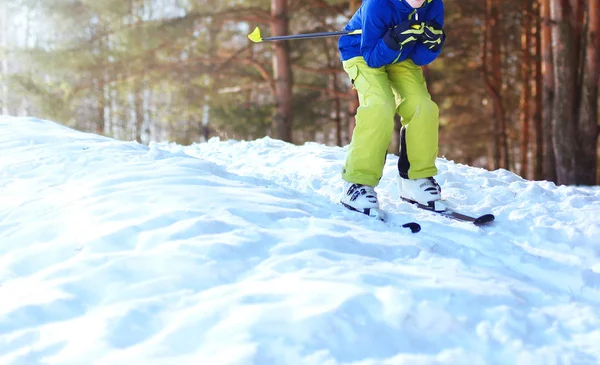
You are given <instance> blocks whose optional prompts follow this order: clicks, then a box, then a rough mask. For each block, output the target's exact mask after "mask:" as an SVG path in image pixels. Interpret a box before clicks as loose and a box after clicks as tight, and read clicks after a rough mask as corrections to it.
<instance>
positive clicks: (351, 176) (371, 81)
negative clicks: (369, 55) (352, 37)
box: [342, 57, 396, 186]
mask: <svg viewBox="0 0 600 365" xmlns="http://www.w3.org/2000/svg"><path fill="white" fill-rule="evenodd" d="M343 66H344V70H345V71H346V72H347V73H348V75H349V76H350V79H351V80H352V83H353V85H354V88H355V89H356V91H357V92H358V100H359V107H358V110H357V112H356V127H355V128H354V132H353V133H352V141H351V142H350V147H349V149H348V156H347V157H346V163H345V165H344V170H343V172H342V178H343V179H344V180H345V181H347V182H352V183H356V184H362V185H369V186H376V185H377V184H379V180H380V179H381V176H382V174H383V166H384V164H385V157H386V154H387V149H388V147H389V145H390V142H391V140H392V133H393V131H394V114H395V113H396V103H395V99H394V94H393V92H392V89H391V87H390V81H389V79H388V75H387V73H386V71H385V68H383V67H381V68H371V67H369V66H367V63H366V62H365V60H364V59H363V58H362V57H355V58H352V59H350V60H348V61H344V62H343Z"/></svg>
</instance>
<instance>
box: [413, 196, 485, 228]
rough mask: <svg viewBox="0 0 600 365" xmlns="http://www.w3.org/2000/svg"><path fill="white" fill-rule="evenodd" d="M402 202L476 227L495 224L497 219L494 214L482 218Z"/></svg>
mask: <svg viewBox="0 0 600 365" xmlns="http://www.w3.org/2000/svg"><path fill="white" fill-rule="evenodd" d="M402 200H404V201H405V202H408V203H411V204H413V205H414V206H416V207H417V208H419V209H422V210H426V211H428V212H431V213H437V214H439V215H442V216H444V217H446V218H450V219H454V220H456V221H459V222H468V223H473V224H474V225H476V226H483V225H486V224H488V223H491V222H493V221H494V220H495V219H496V217H495V216H494V215H493V214H483V215H480V216H472V215H467V214H463V213H459V212H457V211H455V210H453V209H451V208H446V209H445V210H434V209H433V208H432V207H431V206H427V205H423V204H419V203H418V202H416V201H414V200H409V199H405V198H402Z"/></svg>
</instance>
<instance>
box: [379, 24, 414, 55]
mask: <svg viewBox="0 0 600 365" xmlns="http://www.w3.org/2000/svg"><path fill="white" fill-rule="evenodd" d="M422 35H423V26H422V24H421V23H418V22H415V21H412V20H406V21H404V22H402V23H400V24H398V25H396V26H395V27H393V28H390V29H388V30H387V32H386V33H385V34H384V35H383V41H384V42H385V44H387V46H388V47H390V48H391V49H394V50H396V51H400V50H401V49H402V48H404V47H407V46H409V45H412V44H414V43H416V42H417V41H418V40H419V39H420V38H421V36H422Z"/></svg>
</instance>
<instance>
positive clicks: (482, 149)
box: [0, 0, 600, 185]
mask: <svg viewBox="0 0 600 365" xmlns="http://www.w3.org/2000/svg"><path fill="white" fill-rule="evenodd" d="M390 1H391V0H390ZM434 1H437V0H434ZM444 4H445V9H446V22H445V31H446V33H447V41H446V44H445V46H444V50H443V51H442V55H441V56H440V57H439V58H438V59H437V60H436V61H434V62H433V63H432V64H430V65H428V66H426V67H425V68H424V71H425V75H426V79H427V82H428V85H429V89H430V92H431V94H432V97H433V98H434V100H435V101H436V102H437V103H438V104H439V106H440V118H441V120H440V123H441V129H440V156H444V157H446V158H448V159H449V160H454V161H456V162H459V163H465V164H469V165H472V166H480V167H484V168H487V169H490V170H494V169H499V168H504V169H508V170H511V171H513V172H515V173H517V174H519V175H521V176H522V177H524V178H527V179H534V180H549V181H554V182H556V183H559V184H582V185H594V184H599V183H600V168H599V163H600V162H599V158H598V155H599V153H600V152H599V146H598V139H599V138H598V134H599V131H600V129H599V127H598V123H599V108H598V105H599V95H598V89H599V87H598V85H599V82H600V76H599V75H600V55H599V52H600V35H599V29H600V20H599V17H598V8H599V7H600V0H444ZM359 6H360V1H356V0H350V1H336V0H328V1H324V0H218V1H217V0H0V67H1V73H0V108H1V111H2V113H3V114H7V115H19V116H35V117H39V118H44V119H51V120H54V121H57V122H60V123H63V124H65V125H68V126H70V127H73V128H76V129H79V130H82V131H90V132H94V133H99V134H103V135H107V136H111V137H114V138H118V139H123V140H133V139H135V140H137V141H139V142H142V143H148V142H150V141H165V140H169V141H174V142H177V143H181V144H189V143H193V142H202V141H206V140H207V139H209V138H211V137H212V136H219V137H220V138H221V139H228V138H229V139H238V140H242V139H243V140H250V139H255V138H261V137H264V136H271V137H273V138H277V139H281V140H284V141H288V142H292V143H296V144H302V143H304V142H307V141H315V142H319V143H323V144H327V145H338V146H344V145H346V144H348V143H349V141H350V136H351V133H352V129H353V126H354V124H353V123H354V121H353V116H354V114H355V112H356V108H357V105H358V101H357V97H356V93H355V91H354V90H352V88H351V85H350V83H349V80H348V77H347V75H346V74H345V73H344V71H343V69H342V67H341V62H340V59H339V52H338V49H337V41H338V38H337V37H327V38H316V39H300V40H290V41H283V42H264V43H253V42H251V41H250V40H249V39H248V37H247V35H248V34H249V33H250V32H251V31H252V30H253V29H254V27H256V26H258V27H260V29H261V31H262V35H263V37H268V36H277V35H288V34H300V33H313V32H330V31H337V30H341V29H342V28H343V26H344V25H345V24H346V22H347V21H348V19H349V18H350V17H351V16H352V14H353V13H354V11H355V10H356V9H357V8H358V7H359ZM398 132H399V120H396V133H395V137H394V141H393V143H392V144H391V146H390V149H389V152H390V153H397V151H398V140H397V136H398V134H399V133H398Z"/></svg>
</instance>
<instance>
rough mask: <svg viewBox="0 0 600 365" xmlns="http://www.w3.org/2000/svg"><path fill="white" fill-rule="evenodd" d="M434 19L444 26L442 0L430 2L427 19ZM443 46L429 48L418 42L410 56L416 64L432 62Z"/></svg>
mask: <svg viewBox="0 0 600 365" xmlns="http://www.w3.org/2000/svg"><path fill="white" fill-rule="evenodd" d="M431 20H434V21H436V22H438V23H439V24H440V25H441V26H442V27H443V26H444V3H443V1H442V0H438V1H435V2H434V3H433V4H432V8H431V9H430V10H429V13H428V14H427V20H426V21H431ZM442 49H443V47H441V48H440V49H438V50H437V51H432V50H430V49H429V48H428V47H427V46H425V45H423V43H418V44H416V45H415V46H414V49H413V53H412V54H411V56H410V58H411V59H412V60H413V62H414V63H415V65H417V66H425V65H428V64H430V63H431V62H433V61H434V60H435V59H436V58H437V57H438V56H439V55H440V53H441V52H442Z"/></svg>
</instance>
